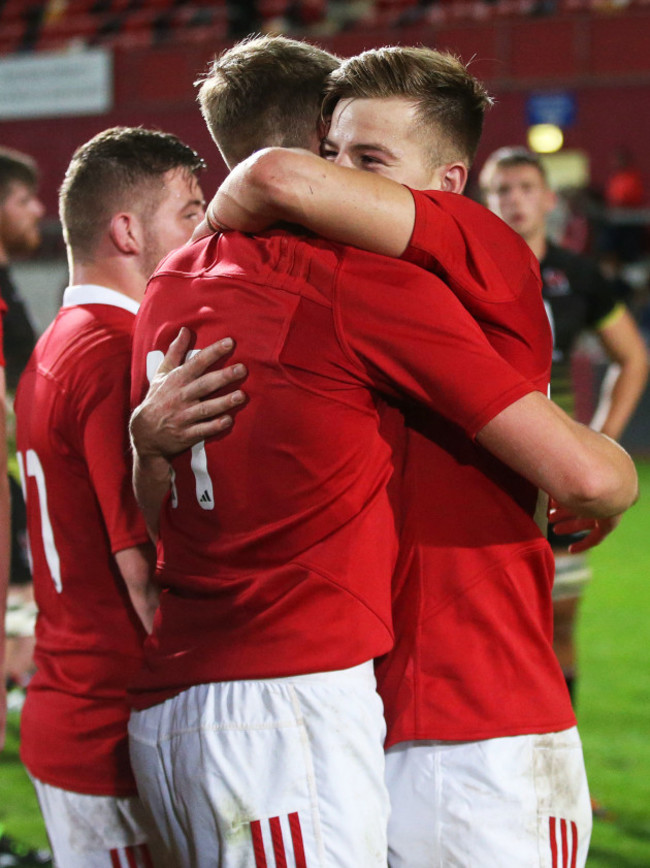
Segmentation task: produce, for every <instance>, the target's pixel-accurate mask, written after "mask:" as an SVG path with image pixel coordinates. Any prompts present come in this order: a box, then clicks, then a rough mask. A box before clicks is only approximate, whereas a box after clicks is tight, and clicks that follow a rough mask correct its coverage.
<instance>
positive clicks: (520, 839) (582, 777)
mask: <svg viewBox="0 0 650 868" xmlns="http://www.w3.org/2000/svg"><path fill="white" fill-rule="evenodd" d="M386 775H387V781H388V789H389V793H390V797H391V804H392V813H391V819H390V823H389V835H388V838H389V865H390V866H391V868H503V866H505V865H521V866H526V868H562V866H567V868H568V866H574V865H575V866H576V868H580V866H584V864H585V862H586V857H587V849H588V846H589V837H590V834H591V822H592V818H591V806H590V802H589V793H588V788H587V780H586V774H585V769H584V761H583V757H582V748H581V745H580V740H579V737H578V734H577V731H576V730H575V729H571V730H567V731H565V732H562V733H551V734H546V735H531V736H517V737H514V738H500V739H489V740H485V741H476V742H457V743H454V742H447V743H445V742H408V743H404V744H401V745H396V746H395V747H394V748H391V749H390V750H389V751H388V753H387V757H386ZM574 860H575V861H574Z"/></svg>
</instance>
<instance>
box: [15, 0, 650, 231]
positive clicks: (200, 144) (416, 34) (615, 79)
mask: <svg viewBox="0 0 650 868" xmlns="http://www.w3.org/2000/svg"><path fill="white" fill-rule="evenodd" d="M649 34H650V9H637V10H628V11H626V12H625V13H624V14H619V15H608V14H595V13H593V12H592V13H576V14H558V15H555V16H552V17H548V18H526V19H521V18H512V19H503V20H490V22H489V23H476V24H467V25H464V26H462V27H450V26H446V27H444V28H439V29H438V28H435V29H434V28H432V27H427V28H422V27H419V28H417V30H409V29H400V30H390V31H369V32H365V33H359V32H354V33H348V34H345V33H344V34H339V35H337V36H335V37H332V38H330V39H321V40H318V41H319V42H320V44H322V45H323V46H324V47H326V48H330V49H331V50H333V51H336V52H338V53H339V54H342V55H345V56H349V55H351V54H355V53H357V52H358V51H361V50H363V49H365V48H371V47H375V46H379V45H386V44H392V43H397V42H399V43H401V44H403V45H408V44H419V43H423V44H425V45H430V46H433V47H437V48H444V49H449V50H452V51H454V52H456V53H458V54H459V55H460V56H461V57H462V58H463V59H464V60H465V61H468V60H470V59H471V58H474V61H473V70H474V71H475V74H476V75H478V76H479V77H480V78H482V79H483V80H484V81H486V82H487V83H488V85H489V88H490V90H491V92H492V93H493V95H494V96H496V98H497V105H496V107H495V108H494V110H493V111H492V112H491V113H490V115H489V116H488V120H487V123H486V128H485V133H484V138H483V144H482V147H481V150H480V152H479V155H478V158H477V165H478V166H480V165H481V163H482V161H483V159H484V158H485V157H486V156H487V154H488V153H489V152H490V151H491V150H493V149H494V148H496V147H499V146H501V145H504V144H523V143H524V142H525V136H526V129H527V119H526V102H527V99H528V97H529V95H530V94H531V92H535V91H542V92H544V91H548V90H566V91H570V92H571V93H573V94H574V95H575V99H576V108H577V113H576V119H575V123H574V124H573V126H571V127H570V128H568V129H567V130H566V131H565V143H566V147H568V148H579V149H582V150H584V151H586V152H587V154H588V155H589V157H590V160H591V169H592V184H593V185H594V186H596V187H599V186H601V185H602V183H603V182H604V180H605V177H606V176H607V174H608V171H609V169H610V167H611V164H610V157H611V154H612V152H613V151H614V150H615V149H616V148H617V147H618V146H620V145H622V144H625V145H626V146H627V147H628V148H629V149H630V150H631V151H632V153H633V154H634V155H635V157H636V159H637V161H638V163H639V165H640V167H641V168H642V170H643V172H644V174H645V176H646V178H647V179H649V180H650V150H648V148H647V142H648V141H650V48H649ZM225 47H227V44H226V43H215V42H210V43H202V42H201V41H196V42H193V43H192V44H191V45H176V46H167V47H159V48H147V49H145V48H134V49H131V50H125V49H124V48H119V47H117V48H115V103H114V109H113V110H112V111H111V112H110V113H109V114H106V115H101V116H94V117H84V118H60V119H39V120H34V121H16V122H11V123H6V122H5V123H2V124H0V141H2V142H3V144H6V145H9V146H12V147H16V148H18V149H20V150H24V151H26V152H27V153H30V154H32V155H33V156H34V157H36V159H37V160H38V162H39V164H40V165H41V167H42V170H43V195H44V199H45V202H46V205H47V208H48V213H49V214H50V215H54V214H55V213H56V189H57V186H58V184H59V182H60V179H61V177H62V175H63V172H64V170H65V167H66V165H67V163H68V161H69V159H70V155H71V153H72V151H73V150H74V148H75V147H76V146H77V145H78V144H80V143H81V142H83V141H85V140H86V139H87V138H89V137H90V136H91V135H94V134H95V133H96V132H98V131H99V130H101V129H104V128H105V127H107V126H111V125H114V124H144V125H146V126H156V127H159V128H161V129H165V130H169V131H170V132H174V133H176V134H177V135H179V136H181V138H183V139H184V140H185V141H187V142H188V143H189V144H191V145H193V146H194V147H195V148H196V149H197V150H199V151H200V152H201V154H202V155H203V156H204V157H205V158H206V159H207V160H208V162H209V166H210V168H209V174H208V175H207V177H206V184H205V188H206V192H208V191H210V190H212V189H213V188H214V187H215V186H216V185H217V183H218V182H219V180H220V179H221V178H222V177H223V175H224V167H223V164H222V162H221V158H220V157H219V154H218V152H217V151H216V148H215V147H214V145H213V144H212V142H211V140H210V138H209V136H208V134H207V131H206V130H205V127H204V125H203V121H202V119H201V117H200V114H199V112H198V109H197V106H196V104H195V102H194V88H193V82H194V80H195V79H196V78H197V77H198V75H200V73H201V72H202V71H203V70H204V69H205V66H206V64H207V62H208V61H209V59H210V58H211V57H212V56H214V54H215V53H218V52H219V51H220V50H221V49H223V48H225Z"/></svg>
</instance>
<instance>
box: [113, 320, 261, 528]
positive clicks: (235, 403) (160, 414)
mask: <svg viewBox="0 0 650 868" xmlns="http://www.w3.org/2000/svg"><path fill="white" fill-rule="evenodd" d="M190 337H191V336H190V332H189V330H188V329H186V328H183V329H181V330H180V332H179V334H178V336H177V337H176V339H175V340H174V341H173V342H172V343H171V344H170V346H169V349H168V351H167V354H166V355H165V357H164V359H163V361H162V362H161V364H160V366H159V368H158V370H157V372H156V374H155V376H154V377H153V379H152V381H151V384H150V386H149V390H148V392H147V394H146V395H145V397H144V400H143V401H142V402H141V403H140V404H139V405H138V406H137V407H136V409H135V410H134V411H133V414H132V416H131V422H130V432H131V444H132V447H133V488H134V491H135V496H136V500H137V501H138V505H139V506H140V509H141V510H142V513H143V515H144V517H145V521H146V524H147V528H148V529H149V533H150V534H151V536H152V538H154V539H155V537H156V536H157V535H158V523H159V518H160V510H161V508H162V505H163V502H164V500H165V498H166V497H167V494H168V492H169V487H170V484H171V463H170V460H171V458H172V457H173V456H174V455H177V454H178V453H179V452H183V451H184V450H185V449H189V448H191V447H192V446H194V445H195V444H196V443H199V442H200V441H201V440H205V439H206V438H208V437H212V436H214V435H216V434H221V433H223V432H224V431H226V430H227V429H228V428H230V426H231V425H232V424H233V416H232V411H233V410H234V409H235V408H236V407H239V406H241V405H242V404H243V403H244V401H245V399H246V396H245V394H244V393H243V392H242V391H241V390H239V389H236V390H234V391H232V392H230V393H229V394H227V395H219V396H216V397H215V393H216V392H218V391H219V390H222V389H224V388H226V387H228V386H231V385H233V384H235V383H237V382H238V381H240V380H241V379H243V378H244V377H245V376H246V368H245V367H244V365H242V364H236V365H229V366H227V367H225V368H220V369H218V370H210V368H211V367H212V366H213V365H214V364H215V363H217V362H219V361H220V360H221V359H222V358H223V357H224V356H225V355H226V354H228V353H229V352H230V351H231V350H232V348H233V346H234V342H233V341H232V339H230V338H225V339H223V340H221V341H217V342H216V343H214V344H211V345H210V346H209V347H206V348H205V349H203V350H201V351H200V352H199V353H197V354H196V355H194V356H192V358H191V359H189V360H188V361H186V362H183V360H184V359H185V356H186V354H187V350H188V349H189V345H190Z"/></svg>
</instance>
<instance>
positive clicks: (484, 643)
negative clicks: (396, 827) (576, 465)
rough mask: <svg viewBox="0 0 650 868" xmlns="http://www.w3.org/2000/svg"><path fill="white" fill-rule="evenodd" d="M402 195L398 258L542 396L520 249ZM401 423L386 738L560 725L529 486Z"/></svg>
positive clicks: (469, 205) (531, 297)
mask: <svg viewBox="0 0 650 868" xmlns="http://www.w3.org/2000/svg"><path fill="white" fill-rule="evenodd" d="M413 197H414V200H415V204H416V224H415V229H414V232H413V237H412V239H411V246H410V247H409V249H408V250H407V251H406V253H405V258H406V259H408V260H409V261H411V262H417V263H418V264H419V265H421V266H423V267H424V268H427V269H429V270H431V271H433V272H434V273H436V274H438V275H440V276H441V277H442V279H443V280H444V281H445V283H446V284H447V285H448V286H449V287H450V288H451V289H452V290H453V292H454V294H455V295H456V296H457V298H458V299H460V300H461V301H462V303H463V305H464V306H465V307H466V308H467V309H468V310H469V311H470V312H471V314H472V316H473V317H475V319H476V320H477V322H478V323H479V325H480V327H481V329H482V330H483V331H484V333H485V335H486V336H487V337H488V339H489V341H490V343H491V344H492V345H493V346H494V348H495V349H496V350H497V351H498V352H499V354H500V355H502V356H503V358H504V359H506V360H507V361H508V362H510V363H511V364H512V365H513V367H515V368H516V369H517V370H518V371H520V373H521V374H522V375H523V376H525V377H527V378H528V379H530V381H531V382H532V383H533V384H534V385H535V386H536V388H537V389H538V390H539V391H541V392H544V393H546V391H547V386H548V382H549V377H550V363H551V351H552V340H551V333H550V328H549V323H548V318H547V316H546V312H545V309H544V304H543V301H542V295H541V281H540V277H539V267H538V264H537V260H536V259H535V257H534V256H533V254H532V252H531V251H530V249H529V247H528V245H527V244H526V243H525V242H524V241H523V240H522V239H521V238H520V237H519V236H518V235H517V234H516V233H515V232H513V231H512V230H511V229H510V228H509V227H508V226H506V224H505V223H504V222H503V221H501V220H500V219H499V218H498V217H496V216H495V215H493V214H492V213H491V212H489V211H487V210H486V209H485V208H483V207H482V206H481V205H478V204H476V203H475V202H472V201H471V200H469V199H467V198H465V197H463V196H458V195H455V194H452V193H432V192H425V193H421V192H413ZM477 373H478V372H477ZM406 419H407V444H408V445H407V453H406V456H407V457H406V462H405V469H404V486H403V491H402V502H403V509H404V513H403V528H402V535H401V537H400V557H399V562H398V565H397V569H396V572H395V577H394V587H393V594H394V600H393V616H394V626H395V634H396V641H395V648H394V650H393V651H392V652H391V653H390V654H389V655H388V656H387V657H384V658H382V659H381V660H380V661H378V664H377V667H376V669H377V679H378V685H379V690H380V693H381V695H382V698H383V700H384V706H385V711H386V718H387V722H388V737H387V745H388V746H390V745H391V744H394V743H396V742H400V741H410V740H418V739H443V740H464V739H482V738H495V737H499V736H506V735H518V734H524V733H532V732H550V731H556V730H561V729H565V728H567V727H569V726H573V725H574V724H575V717H574V715H573V711H572V708H571V703H570V701H569V697H568V693H567V690H566V686H565V683H564V678H563V676H562V673H561V670H560V667H559V665H558V662H557V659H556V657H555V654H554V653H553V647H552V627H553V621H552V607H551V586H552V582H553V569H554V565H553V559H552V556H551V554H550V550H549V548H548V545H547V543H546V540H545V538H544V536H543V535H542V533H541V532H540V530H539V527H538V525H537V524H536V522H535V520H534V513H535V507H536V504H537V491H536V490H535V489H534V488H533V486H531V485H530V484H529V483H527V482H526V481H525V480H524V479H522V478H521V477H519V476H517V475H516V474H514V473H513V472H512V471H510V470H509V469H508V468H506V467H505V466H504V465H503V464H501V463H500V462H499V461H497V460H495V459H493V458H492V457H491V456H490V455H488V454H487V453H486V452H485V451H484V450H482V449H481V448H480V447H479V446H477V445H476V444H475V443H472V442H470V440H468V439H467V438H459V437H458V436H457V432H456V431H455V430H454V429H453V427H452V426H450V425H449V424H448V423H447V422H446V421H445V420H444V419H441V418H440V417H439V416H433V415H432V414H431V413H428V412H426V411H424V410H416V411H415V412H413V411H411V412H409V413H407V416H406Z"/></svg>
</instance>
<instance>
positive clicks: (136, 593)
mask: <svg viewBox="0 0 650 868" xmlns="http://www.w3.org/2000/svg"><path fill="white" fill-rule="evenodd" d="M129 597H130V599H131V604H132V606H133V608H134V609H135V612H136V615H137V616H138V618H140V620H141V621H142V625H143V627H144V629H145V630H146V631H147V633H151V631H152V630H153V619H154V617H155V614H156V610H157V608H158V601H159V598H160V591H159V589H158V587H157V586H156V585H154V584H153V582H149V583H147V584H146V585H145V586H144V587H139V588H129Z"/></svg>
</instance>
